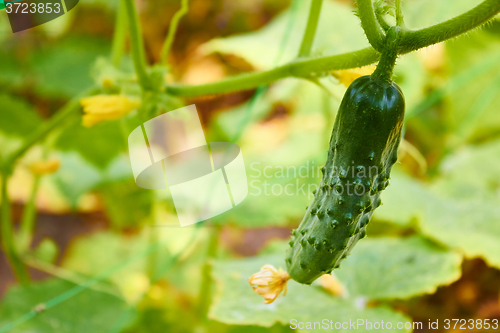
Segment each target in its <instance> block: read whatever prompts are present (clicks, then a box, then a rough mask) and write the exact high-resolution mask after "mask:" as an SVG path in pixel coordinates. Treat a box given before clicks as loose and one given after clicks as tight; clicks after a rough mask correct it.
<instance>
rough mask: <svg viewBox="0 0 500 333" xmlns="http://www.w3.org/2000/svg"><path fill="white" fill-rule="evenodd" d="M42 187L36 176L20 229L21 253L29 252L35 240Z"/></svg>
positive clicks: (19, 242) (19, 244) (19, 243)
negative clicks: (37, 211) (39, 192)
mask: <svg viewBox="0 0 500 333" xmlns="http://www.w3.org/2000/svg"><path fill="white" fill-rule="evenodd" d="M39 187H40V176H35V179H34V181H33V187H32V188H31V194H30V197H29V199H28V202H27V203H26V206H24V209H23V217H22V220H21V227H20V229H19V235H18V238H17V239H18V242H17V246H18V249H19V251H20V253H23V252H25V251H27V250H29V248H30V245H31V242H32V240H33V231H34V228H35V219H36V205H35V201H36V194H37V193H38V188H39Z"/></svg>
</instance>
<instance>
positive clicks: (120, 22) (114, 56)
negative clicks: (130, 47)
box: [111, 1, 127, 67]
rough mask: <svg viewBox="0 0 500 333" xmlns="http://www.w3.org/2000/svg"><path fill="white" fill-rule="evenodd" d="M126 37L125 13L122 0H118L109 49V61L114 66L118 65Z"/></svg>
mask: <svg viewBox="0 0 500 333" xmlns="http://www.w3.org/2000/svg"><path fill="white" fill-rule="evenodd" d="M126 39H127V13H126V11H125V6H124V5H123V1H121V2H120V8H119V9H118V14H117V16H116V23H115V33H114V35H113V46H112V49H111V61H112V62H113V65H115V66H116V67H118V66H120V62H121V59H122V56H123V50H124V49H125V40H126Z"/></svg>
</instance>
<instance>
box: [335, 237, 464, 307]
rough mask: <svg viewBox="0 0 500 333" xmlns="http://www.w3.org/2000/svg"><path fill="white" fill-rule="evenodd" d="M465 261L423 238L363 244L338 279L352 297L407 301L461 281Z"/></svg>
mask: <svg viewBox="0 0 500 333" xmlns="http://www.w3.org/2000/svg"><path fill="white" fill-rule="evenodd" d="M461 263H462V257H461V255H459V254H458V253H455V252H450V251H446V250H443V249H442V248H439V247H437V246H435V245H433V244H432V243H430V242H429V241H427V240H425V239H423V238H421V237H417V236H414V237H409V238H389V237H383V238H368V239H366V240H362V241H360V242H359V243H358V244H357V245H356V247H355V248H354V250H353V251H352V255H351V256H350V257H349V259H348V260H346V261H345V262H343V263H342V266H341V269H340V270H338V271H335V275H336V276H337V277H338V278H339V280H340V281H341V282H342V283H343V284H344V286H345V287H346V289H347V291H348V292H349V294H350V296H351V297H355V296H363V297H366V298H368V299H391V298H399V299H401V298H408V297H412V296H416V295H420V294H423V293H433V292H435V291H436V288H437V287H438V286H441V285H446V284H449V283H451V282H454V281H455V280H457V279H458V278H460V275H461V270H460V265H461Z"/></svg>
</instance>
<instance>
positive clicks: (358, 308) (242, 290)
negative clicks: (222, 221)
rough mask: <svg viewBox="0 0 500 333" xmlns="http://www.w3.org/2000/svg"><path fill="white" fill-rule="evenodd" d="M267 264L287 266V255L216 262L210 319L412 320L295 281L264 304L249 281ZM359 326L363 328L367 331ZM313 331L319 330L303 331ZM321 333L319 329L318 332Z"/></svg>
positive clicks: (251, 321)
mask: <svg viewBox="0 0 500 333" xmlns="http://www.w3.org/2000/svg"><path fill="white" fill-rule="evenodd" d="M266 264H272V265H274V266H275V267H284V266H285V262H284V254H277V255H267V256H261V257H254V258H246V259H240V260H228V261H216V262H215V263H214V265H213V273H212V276H213V278H214V280H215V282H216V284H217V288H216V295H215V297H214V301H213V303H212V305H211V308H210V311H209V317H210V318H211V319H214V320H218V321H221V322H224V323H227V324H234V325H260V326H266V327H269V326H272V325H273V324H275V323H276V322H279V323H282V324H284V325H287V326H288V325H291V324H294V323H295V322H294V320H296V321H297V322H303V323H306V322H310V323H314V322H322V321H323V320H324V319H326V320H328V322H329V321H330V320H331V321H333V325H335V323H336V322H339V323H340V325H341V324H342V323H344V322H347V323H349V321H354V322H356V320H357V319H360V318H363V319H364V320H365V321H369V322H372V323H374V322H378V323H380V322H381V321H382V320H383V321H384V322H386V323H387V322H391V323H392V325H393V328H395V327H396V323H397V322H408V321H409V319H408V318H406V317H405V316H403V315H402V314H399V313H397V312H395V311H393V310H391V309H388V308H385V307H375V308H370V307H367V306H366V305H365V303H364V302H363V301H361V302H360V301H359V300H358V302H356V299H352V298H341V297H334V296H331V295H329V294H327V293H325V292H323V291H322V290H320V289H319V288H318V287H316V286H305V285H301V284H298V283H296V282H295V281H289V282H288V293H287V295H286V296H280V297H279V298H278V299H277V300H276V301H275V302H274V303H272V304H269V305H266V304H263V298H262V297H261V296H259V295H257V294H256V293H254V292H253V290H252V288H251V287H250V285H249V283H248V278H249V277H250V276H251V275H252V274H253V273H256V272H258V271H259V270H260V268H261V267H262V266H264V265H266ZM364 328H365V327H364V326H360V329H364ZM301 331H303V332H311V331H316V330H301ZM317 331H319V330H317ZM331 331H332V332H349V331H350V330H349V329H335V326H334V327H333V330H331ZM381 331H382V332H386V331H387V332H405V330H404V329H401V330H397V329H392V330H381Z"/></svg>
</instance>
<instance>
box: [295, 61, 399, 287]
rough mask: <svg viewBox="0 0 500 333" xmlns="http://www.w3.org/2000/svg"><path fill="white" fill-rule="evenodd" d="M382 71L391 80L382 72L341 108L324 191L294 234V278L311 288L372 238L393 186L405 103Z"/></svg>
mask: <svg viewBox="0 0 500 333" xmlns="http://www.w3.org/2000/svg"><path fill="white" fill-rule="evenodd" d="M393 58H394V59H395V55H394V56H393ZM394 59H393V60H392V66H394ZM384 64H385V63H384ZM379 67H381V68H382V66H381V65H380V66H379ZM382 69H383V72H384V73H385V74H384V77H385V78H386V79H382V78H381V76H379V75H375V74H376V73H377V71H376V72H375V73H374V74H372V75H368V76H362V77H360V78H358V79H356V80H355V81H354V82H352V84H351V85H350V86H349V88H348V89H347V91H346V93H345V95H344V98H343V99H342V102H341V104H340V107H339V111H338V113H337V117H336V119H335V125H334V127H333V133H332V136H331V139H330V147H329V150H328V158H327V161H326V164H325V166H324V167H323V168H322V170H323V177H322V179H321V183H320V187H319V188H318V190H317V191H316V193H315V196H314V199H313V201H312V203H311V204H310V205H309V206H308V208H307V210H306V214H305V216H304V218H303V220H302V222H301V223H300V226H299V227H298V229H296V230H293V232H292V240H291V241H290V248H289V250H288V251H287V257H286V260H285V261H286V265H287V271H288V274H289V275H290V277H291V278H293V279H294V280H295V281H297V282H299V283H303V284H311V283H312V282H313V281H314V280H316V279H317V278H318V277H320V276H321V275H323V274H329V273H331V272H332V270H333V269H335V268H339V266H340V263H341V262H342V260H344V259H345V258H346V257H347V256H348V255H349V253H350V252H351V250H352V248H353V247H354V245H356V243H357V242H358V240H359V239H361V238H364V237H365V236H366V226H367V224H368V222H369V221H370V218H371V216H372V214H373V211H374V209H375V208H377V207H378V206H380V204H381V201H380V193H381V191H382V190H384V189H385V188H386V187H387V185H388V184H389V175H390V172H391V168H392V165H393V164H394V163H395V162H396V161H397V150H398V146H399V142H400V140H401V131H402V128H403V119H404V110H405V101H404V96H403V92H402V91H401V89H400V88H399V87H398V86H397V85H396V84H395V83H394V82H392V81H391V80H390V79H387V75H389V74H387V69H386V68H382ZM382 69H381V70H380V71H382ZM390 74H392V67H391V68H390ZM389 77H390V75H389Z"/></svg>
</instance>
